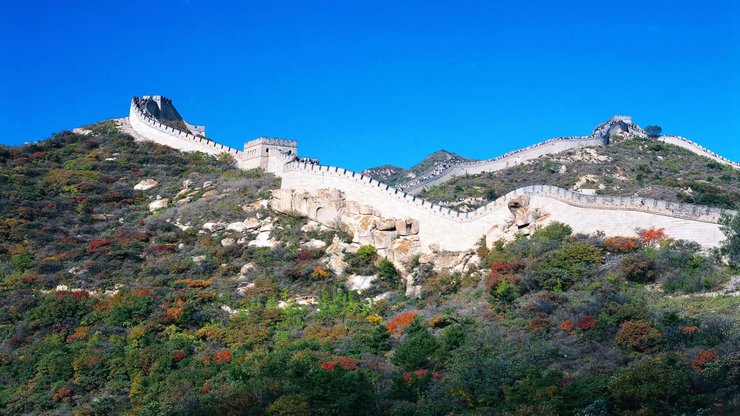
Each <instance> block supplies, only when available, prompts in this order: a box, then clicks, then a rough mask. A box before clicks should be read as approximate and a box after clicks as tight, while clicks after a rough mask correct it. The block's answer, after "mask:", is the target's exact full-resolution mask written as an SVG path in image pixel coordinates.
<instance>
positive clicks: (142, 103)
mask: <svg viewBox="0 0 740 416" xmlns="http://www.w3.org/2000/svg"><path fill="white" fill-rule="evenodd" d="M153 105H155V106H157V107H156V108H158V109H159V111H160V112H163V113H164V112H167V107H170V106H172V103H171V101H170V100H169V99H166V98H164V97H160V96H153V97H150V96H145V97H142V98H139V97H134V98H133V99H132V101H131V107H130V113H129V117H128V119H127V120H125V119H124V121H123V125H122V127H124V130H127V131H130V132H131V133H132V134H133V135H134V137H136V138H137V139H139V140H151V141H154V142H157V143H160V144H163V145H166V146H170V147H173V148H175V149H179V150H181V151H186V152H191V151H201V152H205V153H209V154H221V153H228V154H230V155H232V157H233V158H234V160H235V162H236V165H237V166H238V167H239V168H242V169H253V168H262V169H264V170H265V171H267V172H270V173H273V174H275V175H277V176H279V177H281V178H282V183H281V190H280V191H278V192H276V194H275V199H276V202H275V203H274V204H273V205H274V206H276V207H277V209H281V210H286V211H293V212H297V213H300V214H303V215H307V216H309V217H312V218H313V219H316V220H319V221H323V222H326V223H332V222H334V220H335V219H334V218H333V216H335V215H338V214H337V213H333V214H331V215H327V213H326V212H325V213H323V214H319V211H320V207H319V208H315V207H314V208H312V210H311V212H307V209H306V207H305V205H306V204H305V203H304V204H301V203H299V202H300V201H296V198H298V199H300V198H303V199H304V200H305V199H306V196H305V194H306V193H309V194H310V193H314V194H316V193H319V191H321V190H326V189H336V190H339V191H341V193H342V198H344V199H345V200H346V201H347V202H352V203H358V204H363V205H366V206H369V207H372V208H373V210H374V211H375V212H376V213H377V214H378V215H380V216H382V217H385V218H407V219H413V220H414V221H416V222H417V223H418V240H419V248H420V250H421V252H423V253H429V252H432V251H453V252H459V251H465V250H470V249H471V248H473V247H475V245H476V244H477V242H478V241H479V240H480V239H481V237H482V236H486V240H487V242H488V243H489V244H490V243H491V242H492V241H494V240H496V239H499V238H502V237H505V236H506V235H507V233H508V234H510V233H511V230H512V229H513V230H514V231H516V230H517V229H522V228H527V227H529V226H530V225H535V224H541V223H545V222H549V221H559V222H563V223H566V224H569V225H570V226H571V227H572V228H573V230H574V231H575V232H583V233H592V232H595V231H603V232H605V233H606V234H607V235H635V233H636V229H638V228H647V227H658V228H664V229H665V232H666V234H667V235H668V236H670V237H672V238H677V239H685V240H691V241H695V242H697V243H699V244H701V245H702V246H704V247H706V248H711V247H715V246H717V245H718V244H719V243H720V242H721V241H722V240H723V238H724V236H723V234H722V232H721V231H720V228H719V225H718V224H717V222H718V220H719V218H720V216H721V215H722V214H723V213H732V212H730V211H726V210H720V209H715V208H708V207H701V206H697V205H690V204H680V203H671V202H667V201H659V200H653V199H648V198H639V197H610V196H596V195H584V194H580V193H577V192H572V191H568V190H565V189H562V188H557V187H552V186H546V185H536V186H529V187H525V188H520V189H516V190H514V191H511V192H509V193H508V194H506V195H504V196H502V197H500V198H498V199H497V200H495V201H493V202H491V203H489V204H487V205H485V206H483V207H480V208H478V209H477V210H475V211H471V212H466V213H462V212H458V211H454V210H451V209H449V208H447V207H442V206H440V205H437V204H433V203H430V202H428V201H426V200H424V199H422V198H419V197H417V196H415V195H413V194H412V192H409V191H414V190H419V189H421V188H422V187H424V186H429V185H431V184H435V183H440V182H442V181H444V180H447V179H449V178H451V177H454V176H456V175H460V174H474V173H480V172H487V171H492V170H498V169H504V168H506V167H507V166H511V164H512V163H521V162H523V161H525V160H531V159H534V158H537V157H539V156H541V155H545V154H552V153H559V152H562V151H565V150H568V149H573V148H577V147H589V146H598V145H602V144H604V143H605V141H606V140H608V137H609V136H610V134H611V133H615V132H614V131H610V129H613V128H616V129H617V130H618V131H617V132H616V133H620V132H621V133H631V134H637V135H639V134H644V132H642V130H641V129H639V127H638V126H636V125H634V124H632V122H631V119H630V118H629V117H623V116H620V117H615V118H613V119H611V120H609V121H607V122H605V123H602V124H601V125H599V126H597V128H596V129H595V130H594V133H593V134H592V135H591V136H582V137H571V138H555V139H550V140H547V141H545V142H541V143H538V144H536V145H533V146H529V147H527V148H524V149H521V150H519V151H516V152H511V153H508V154H506V155H503V156H500V157H498V158H494V159H489V160H485V161H480V162H470V163H463V164H459V165H455V166H452V167H450V168H448V169H446V170H445V171H444V172H442V173H441V174H439V175H437V176H435V177H434V178H429V179H428V180H426V181H424V182H419V183H418V184H416V185H415V186H413V187H411V188H410V189H407V190H406V192H405V191H402V190H400V189H396V188H393V187H391V186H389V185H386V184H383V183H380V182H378V181H377V180H375V179H373V178H371V177H369V176H366V175H363V174H360V173H357V172H352V171H349V170H346V169H343V168H339V167H332V166H322V165H319V164H318V163H317V162H316V161H315V160H309V159H305V158H298V154H297V142H296V141H294V140H284V139H272V138H265V137H261V138H258V139H256V140H252V141H249V142H247V143H245V145H244V150H237V149H233V148H230V147H227V146H223V145H221V144H218V143H216V142H215V141H213V140H210V139H207V138H206V137H205V136H204V133H205V128H204V127H202V126H193V125H192V124H188V123H185V122H184V120H182V121H183V122H184V125H185V126H186V127H187V128H188V130H190V131H182V130H178V129H176V128H174V127H171V126H168V125H166V124H164V123H162V122H161V121H160V120H158V118H157V117H155V115H154V114H152V108H153ZM172 111H175V112H176V110H174V107H172ZM660 139H661V140H662V141H664V142H667V143H671V144H675V145H678V146H681V147H683V148H685V149H688V150H690V151H692V152H694V153H697V154H699V155H701V156H705V157H708V158H710V159H712V160H715V161H717V162H719V163H723V164H728V165H731V166H733V167H735V168H740V165H738V164H737V163H735V162H732V161H730V160H728V159H725V158H723V157H721V156H719V155H717V154H715V153H713V152H710V151H709V150H707V149H705V148H703V147H701V146H699V145H698V144H696V143H694V142H692V141H690V140H688V139H685V138H682V137H678V136H665V137H661V138H660ZM512 201H520V202H521V201H525V203H524V204H523V206H522V204H521V203H520V202H512ZM325 211H326V210H325ZM327 225H329V224H327Z"/></svg>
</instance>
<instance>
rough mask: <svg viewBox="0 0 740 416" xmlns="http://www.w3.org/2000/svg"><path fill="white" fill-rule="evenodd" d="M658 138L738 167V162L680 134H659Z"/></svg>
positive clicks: (739, 166)
mask: <svg viewBox="0 0 740 416" xmlns="http://www.w3.org/2000/svg"><path fill="white" fill-rule="evenodd" d="M658 140H660V141H661V142H665V143H669V144H672V145H676V146H678V147H682V148H684V149H686V150H688V151H690V152H692V153H696V154H697V155H700V156H704V157H708V158H710V159H712V160H714V161H715V162H719V163H722V164H724V165H729V166H732V167H733V168H735V169H740V163H737V162H733V161H731V160H729V159H727V158H726V157H723V156H720V155H718V154H716V153H714V152H712V151H711V150H709V149H706V148H704V147H703V146H701V145H699V144H698V143H695V142H692V141H691V140H689V139H687V138H685V137H681V136H660V137H658Z"/></svg>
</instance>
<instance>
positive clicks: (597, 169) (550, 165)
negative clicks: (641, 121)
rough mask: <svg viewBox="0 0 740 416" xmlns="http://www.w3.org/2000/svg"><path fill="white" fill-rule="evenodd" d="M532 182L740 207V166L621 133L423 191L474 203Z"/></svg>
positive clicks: (448, 199)
mask: <svg viewBox="0 0 740 416" xmlns="http://www.w3.org/2000/svg"><path fill="white" fill-rule="evenodd" d="M528 185H553V186H559V187H561V188H565V189H573V188H578V189H581V188H583V189H593V190H595V192H596V194H600V195H626V196H632V195H639V196H644V197H649V198H655V199H662V200H666V201H677V202H686V203H692V204H700V205H707V206H713V207H720V208H730V209H737V208H740V172H739V171H738V170H736V169H733V168H731V167H729V166H726V165H722V164H720V163H718V162H715V161H713V160H711V159H708V158H705V157H702V156H698V155H696V154H694V153H691V152H690V151H688V150H686V149H683V148H680V147H678V146H674V145H671V144H666V143H660V142H656V141H652V140H650V139H639V138H633V139H627V140H623V139H617V140H614V141H612V142H611V143H610V144H609V146H605V147H594V148H589V149H585V150H584V149H576V150H570V151H566V152H563V153H559V154H556V155H546V156H541V157H540V158H538V159H536V160H534V161H532V162H529V163H526V164H523V165H519V166H515V167H511V168H508V169H504V170H501V171H498V172H490V173H483V174H479V175H469V176H461V177H457V178H453V179H451V180H449V181H447V182H444V183H442V184H440V185H436V186H432V187H430V188H429V189H427V190H425V191H422V192H421V193H420V196H422V197H424V198H426V199H429V200H431V201H434V202H451V203H452V204H453V205H457V206H459V207H461V206H462V205H467V206H468V207H471V208H472V207H477V206H480V205H483V204H485V203H486V202H489V201H492V200H494V199H496V198H497V197H499V196H501V195H505V194H506V193H507V192H509V191H512V190H514V189H517V188H520V187H523V186H528Z"/></svg>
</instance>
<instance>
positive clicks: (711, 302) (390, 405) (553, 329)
mask: <svg viewBox="0 0 740 416" xmlns="http://www.w3.org/2000/svg"><path fill="white" fill-rule="evenodd" d="M91 130H92V134H90V135H78V134H73V133H70V132H64V133H60V134H56V135H54V136H53V137H52V138H50V139H49V140H46V141H43V142H39V143H35V144H28V145H25V146H23V147H20V148H7V147H0V290H2V292H1V293H2V296H1V297H0V339H1V341H2V343H1V344H0V413H3V414H18V415H25V414H27V415H32V414H33V415H36V414H69V413H72V414H76V415H108V414H129V415H139V414H141V415H185V414H203V415H205V414H220V415H237V414H256V415H263V414H264V415H302V414H313V415H332V414H337V415H339V414H347V415H349V414H352V415H363V414H392V415H451V414H458V415H478V414H500V415H504V414H515V415H555V414H573V415H576V414H577V415H607V414H615V415H650V414H687V415H688V414H692V415H693V414H697V415H699V414H700V415H730V414H737V413H738V412H740V401H739V400H738V397H740V391H739V388H738V386H740V353H738V344H739V342H738V341H740V337H739V334H738V330H737V328H738V321H739V320H740V312H738V310H739V308H738V307H739V306H740V301H739V300H738V297H733V296H729V295H722V294H719V295H718V296H716V297H708V296H698V295H687V294H696V293H700V292H706V291H715V290H719V289H721V288H722V287H724V286H725V285H727V284H728V281H730V279H731V276H732V274H733V270H731V269H728V268H727V267H726V266H724V265H723V264H722V263H721V262H720V261H719V260H718V258H717V256H716V255H714V254H711V253H703V252H701V251H700V250H699V248H698V247H697V246H696V245H695V244H691V243H687V242H682V241H671V240H668V239H666V238H665V235H664V234H663V233H662V232H661V230H656V229H650V228H649V225H647V224H646V229H645V230H642V232H641V233H640V237H639V238H627V237H605V236H602V235H590V236H589V235H573V234H572V232H571V230H570V228H569V227H568V226H566V225H562V224H557V223H556V224H552V225H550V226H548V227H546V228H542V229H539V230H537V231H536V232H535V233H534V234H533V235H532V236H531V237H529V238H524V237H522V238H519V239H517V240H515V241H512V242H509V243H504V242H500V243H498V244H496V245H495V246H494V247H493V248H492V249H487V248H485V247H481V248H480V249H479V250H478V253H477V254H478V255H479V257H480V259H481V263H480V267H479V269H478V270H472V271H470V272H469V273H467V274H446V273H439V272H435V271H434V270H433V268H432V267H431V265H429V264H424V263H419V262H418V261H417V262H414V263H413V264H409V265H407V270H401V271H399V270H397V269H396V268H395V267H394V266H393V265H392V264H390V262H388V261H384V259H382V258H381V257H380V256H378V255H377V252H376V251H375V250H374V248H373V247H370V246H363V247H361V248H360V249H359V250H357V252H355V253H346V254H345V256H344V259H345V261H346V262H347V265H348V268H349V270H350V271H352V272H357V273H375V274H378V275H379V276H380V277H381V279H379V281H380V283H379V284H380V285H383V287H384V289H383V290H385V289H393V293H392V294H391V295H389V296H385V297H383V298H377V300H375V301H373V300H369V299H366V298H364V296H366V294H363V295H360V294H357V293H353V292H349V291H347V290H346V289H345V285H344V281H343V280H344V278H345V276H337V275H335V274H333V273H332V272H331V271H330V270H329V269H328V268H327V267H326V264H325V260H326V258H327V253H326V251H325V249H324V248H312V249H308V248H306V247H307V246H306V242H308V241H311V240H321V241H324V242H326V243H330V242H332V240H333V239H334V237H335V236H337V237H339V238H340V239H345V238H346V236H344V235H343V233H341V232H333V231H320V230H319V231H312V229H310V228H307V227H304V225H305V224H306V220H305V219H303V218H296V217H291V216H286V215H282V214H278V213H276V212H273V211H271V210H269V209H268V208H265V207H264V206H262V205H260V204H252V202H253V201H256V200H259V199H263V198H267V197H268V194H269V190H270V189H273V188H275V186H276V183H277V181H276V179H275V178H274V177H271V176H270V175H266V174H263V173H261V172H259V171H247V172H244V171H239V170H237V169H235V168H233V167H232V166H231V164H230V161H229V160H228V159H225V158H224V159H218V158H214V157H209V156H204V155H202V154H197V153H196V154H182V153H177V152H174V151H172V150H171V149H167V148H164V147H161V146H157V145H153V144H149V143H135V142H134V141H133V140H132V139H131V138H130V137H128V136H126V135H123V134H121V133H119V132H118V131H117V130H116V129H115V127H114V125H112V124H111V123H101V124H98V125H95V126H93V127H91ZM143 178H154V179H156V180H157V181H158V182H159V185H158V186H157V187H156V188H154V189H152V190H151V191H134V190H133V185H134V184H136V183H137V182H139V181H140V180H141V179H143ZM718 178H719V176H718ZM185 180H191V181H192V182H193V183H195V184H196V185H197V186H194V187H193V188H194V189H199V190H198V191H197V192H195V193H194V194H193V195H192V201H191V202H189V203H182V204H172V205H171V206H170V207H169V208H167V209H164V210H161V211H157V212H154V213H150V212H149V210H148V205H149V203H150V202H151V201H153V200H154V196H155V195H157V194H160V195H162V196H163V197H169V198H174V195H176V194H177V193H179V191H180V189H181V188H182V187H183V185H182V184H183V181H185ZM206 181H209V182H213V183H214V189H213V190H215V192H209V191H206V190H205V189H202V186H201V184H203V183H204V182H206ZM209 189H210V188H209ZM173 200H174V199H173ZM245 218H246V219H255V220H259V221H265V220H266V219H267V218H272V219H273V220H274V228H273V231H272V233H273V235H274V236H275V237H276V240H277V241H278V244H277V245H276V246H275V247H272V248H271V247H258V246H247V245H244V244H224V241H223V240H224V239H225V238H227V237H228V236H229V234H228V233H227V232H225V231H223V232H206V231H204V230H203V228H202V226H203V225H204V224H205V223H206V222H209V221H226V222H228V221H241V220H244V219H245ZM733 221H735V222H733ZM736 223H737V220H731V219H728V220H727V221H726V224H727V225H726V227H727V228H728V229H732V230H735V232H737V229H738V228H740V227H737V226H736V225H737V224H736ZM175 224H178V225H179V226H178V225H175ZM181 224H190V225H191V228H188V227H186V226H182V225H181ZM735 235H737V234H735ZM253 237H254V236H253V235H252V236H251V238H253ZM733 247H734V248H733ZM737 247H738V246H737V243H736V242H735V243H734V245H728V246H726V252H725V254H726V255H727V256H728V257H730V258H732V259H737V258H738V253H737ZM409 272H412V273H414V275H415V276H416V279H417V281H418V282H420V283H421V284H422V285H423V292H422V297H421V298H420V299H409V298H407V297H405V296H404V295H403V293H404V291H403V290H399V289H402V284H401V282H402V280H403V279H402V277H401V276H399V273H402V274H406V273H409ZM59 285H64V286H59ZM307 295H313V296H316V298H317V303H316V304H315V305H310V304H309V305H301V304H299V303H297V302H294V301H292V300H291V299H294V298H295V297H296V296H307Z"/></svg>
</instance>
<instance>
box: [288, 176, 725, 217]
mask: <svg viewBox="0 0 740 416" xmlns="http://www.w3.org/2000/svg"><path fill="white" fill-rule="evenodd" d="M284 172H303V173H307V174H311V175H317V176H325V177H342V178H344V179H347V180H349V181H351V182H353V183H356V184H357V185H358V186H361V187H370V188H375V189H376V190H378V191H380V192H382V193H383V194H386V195H388V197H390V198H392V199H396V200H398V201H402V202H404V203H408V204H412V205H415V206H417V207H419V208H421V209H424V210H427V211H428V212H430V213H432V214H434V215H438V216H440V217H444V218H449V219H452V220H455V221H460V222H465V221H475V220H477V219H479V218H481V217H483V216H485V215H487V214H488V213H489V212H491V211H494V210H496V209H497V208H498V207H501V206H503V205H505V204H506V201H508V200H509V199H511V198H512V197H514V196H516V195H522V194H526V195H539V196H546V197H548V198H552V199H556V200H558V201H562V202H565V203H567V204H569V205H573V206H577V207H583V208H598V209H607V210H608V209H613V210H626V211H639V212H645V213H650V214H656V215H664V216H669V217H674V218H682V219H687V220H692V221H701V222H708V223H716V222H718V221H719V218H720V216H721V215H722V214H732V213H734V211H730V210H723V209H719V208H711V207H704V206H700V205H694V204H685V203H680V202H669V201H663V200H657V199H652V198H643V197H636V196H605V195H585V194H582V193H580V192H573V191H570V190H567V189H563V188H559V187H556V186H550V185H533V186H526V187H523V188H518V189H515V190H513V191H511V192H509V193H507V194H506V195H503V196H501V197H499V198H497V199H496V200H495V201H492V202H490V203H488V204H486V205H484V206H482V207H479V208H478V209H476V210H473V211H469V212H460V211H456V210H453V209H451V208H449V207H445V206H442V205H439V204H435V203H432V202H429V201H427V200H425V199H423V198H420V197H418V196H416V195H413V194H411V193H407V192H404V191H401V190H399V189H396V188H394V187H392V186H390V185H386V184H384V183H382V182H379V181H377V180H376V179H373V178H372V177H370V176H367V175H363V174H362V173H359V172H353V171H350V170H347V169H344V168H339V167H336V166H321V165H315V164H310V163H300V162H292V163H289V164H287V165H286V166H285V169H284Z"/></svg>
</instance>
